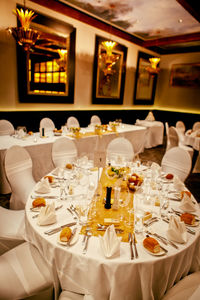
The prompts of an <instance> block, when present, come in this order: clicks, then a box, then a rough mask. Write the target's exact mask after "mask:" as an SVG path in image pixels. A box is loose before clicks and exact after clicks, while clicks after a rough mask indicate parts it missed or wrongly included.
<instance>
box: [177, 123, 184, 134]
mask: <svg viewBox="0 0 200 300" xmlns="http://www.w3.org/2000/svg"><path fill="white" fill-rule="evenodd" d="M176 129H177V130H178V131H180V132H182V133H185V124H184V123H183V121H177V122H176Z"/></svg>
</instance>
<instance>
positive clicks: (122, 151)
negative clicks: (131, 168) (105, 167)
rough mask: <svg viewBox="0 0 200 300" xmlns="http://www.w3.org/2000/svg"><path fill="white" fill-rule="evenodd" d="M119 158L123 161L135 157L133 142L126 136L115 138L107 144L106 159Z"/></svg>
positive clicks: (116, 159)
mask: <svg viewBox="0 0 200 300" xmlns="http://www.w3.org/2000/svg"><path fill="white" fill-rule="evenodd" d="M119 158H120V159H121V160H122V162H123V161H132V160H133V158H134V150H133V146H132V144H131V142H129V140H127V139H125V138H121V137H119V138H115V139H113V140H112V141H111V142H110V143H109V144H108V146H107V149H106V159H107V161H111V160H112V159H113V160H115V161H116V162H117V161H118V160H119Z"/></svg>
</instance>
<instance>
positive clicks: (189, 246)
mask: <svg viewBox="0 0 200 300" xmlns="http://www.w3.org/2000/svg"><path fill="white" fill-rule="evenodd" d="M93 174H94V176H97V175H95V172H94V173H93ZM58 193H59V189H58V190H57V191H56V190H55V189H53V191H52V194H54V195H56V194H58ZM72 202H73V200H72ZM59 203H60V202H59ZM62 204H63V208H62V209H60V210H59V211H57V223H56V224H54V225H50V226H39V225H37V220H36V219H33V218H32V215H33V212H31V211H30V207H31V206H32V199H31V197H29V199H28V201H27V205H26V233H27V239H28V240H29V241H30V242H32V243H33V244H34V245H35V246H36V247H37V248H38V249H39V251H40V252H41V254H42V255H43V256H44V258H45V259H46V261H47V262H48V263H49V265H50V266H51V268H52V270H53V272H54V274H55V275H56V278H55V279H56V282H57V279H59V282H60V285H61V288H62V289H66V290H70V291H72V292H77V293H83V294H91V295H92V296H93V297H94V299H95V300H104V299H105V300H106V299H110V300H116V299H125V298H126V299H127V300H132V299H133V298H134V299H143V300H153V299H161V298H162V296H163V295H164V293H165V292H166V290H168V289H169V288H171V287H172V286H173V284H174V283H175V282H177V281H179V280H180V279H181V277H183V276H185V275H187V274H188V273H189V272H194V271H197V270H199V268H200V250H199V249H200V236H199V229H198V228H196V235H190V234H188V241H187V243H186V244H183V245H182V244H179V245H178V246H179V249H178V250H177V249H175V248H173V247H171V246H167V248H168V254H167V255H165V256H161V257H154V256H152V255H150V254H149V253H147V252H146V251H145V249H144V248H143V246H142V240H138V243H137V248H138V253H139V258H138V259H134V260H130V249H129V244H128V243H121V246H120V256H117V257H115V258H110V259H106V258H105V257H104V255H103V252H102V250H101V247H100V244H99V240H98V237H93V236H92V237H91V238H90V240H89V244H88V250H87V253H86V254H85V255H84V254H82V249H83V246H82V243H81V242H82V236H80V238H79V240H78V242H77V243H76V244H75V245H73V246H72V247H70V248H69V249H67V248H66V247H64V246H61V245H59V244H58V242H57V238H58V235H59V233H56V234H54V235H51V236H47V235H45V234H44V232H45V231H46V230H47V229H51V228H54V227H57V225H62V224H66V223H67V222H68V221H69V222H71V221H72V218H71V216H70V215H69V213H67V209H66V208H67V207H68V206H69V205H70V200H67V201H62ZM170 204H171V205H173V207H174V208H176V207H177V206H178V204H177V201H170ZM56 205H58V203H57V204H56ZM167 226H168V224H166V223H165V222H163V221H160V222H158V223H155V224H154V225H152V226H151V229H153V230H154V231H156V232H158V233H162V232H166V229H167ZM136 238H137V236H136ZM165 247H166V246H165Z"/></svg>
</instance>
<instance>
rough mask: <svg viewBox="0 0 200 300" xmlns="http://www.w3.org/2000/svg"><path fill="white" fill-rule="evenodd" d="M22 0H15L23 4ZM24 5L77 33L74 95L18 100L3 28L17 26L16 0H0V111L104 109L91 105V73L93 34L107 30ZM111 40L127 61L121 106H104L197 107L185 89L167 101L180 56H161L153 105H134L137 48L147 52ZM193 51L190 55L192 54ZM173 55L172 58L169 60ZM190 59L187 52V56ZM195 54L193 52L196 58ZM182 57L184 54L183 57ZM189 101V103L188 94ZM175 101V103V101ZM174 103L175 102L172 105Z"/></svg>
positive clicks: (10, 46)
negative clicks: (53, 100)
mask: <svg viewBox="0 0 200 300" xmlns="http://www.w3.org/2000/svg"><path fill="white" fill-rule="evenodd" d="M23 2H24V1H20V0H19V1H17V3H19V4H22V5H23ZM26 6H28V7H29V8H32V9H33V10H35V11H40V12H41V13H43V14H46V15H49V16H52V17H54V18H57V19H59V20H62V21H65V22H67V23H70V24H71V25H73V26H74V27H75V28H76V29H77V34H76V68H75V94H74V95H75V96H74V104H42V103H41V104H38V103H37V104H34V103H30V104H24V103H20V102H19V99H18V90H17V70H16V47H15V41H14V38H13V37H12V36H10V35H9V34H7V33H6V31H5V28H6V27H8V26H16V17H15V15H14V14H13V13H12V9H14V8H15V7H16V1H15V0H1V1H0V28H1V30H0V110H1V111H7V110H13V111H17V110H77V109H81V110H84V109H85V110H87V109H92V110H93V109H94V110H95V109H104V106H101V105H92V104H91V103H92V75H93V58H94V51H95V35H96V34H97V35H100V36H104V37H105V38H110V35H109V34H108V33H107V32H104V31H102V30H98V29H96V28H94V27H92V26H89V25H86V24H84V23H82V22H79V21H78V20H74V19H72V18H70V17H66V16H64V15H62V14H59V13H56V12H52V11H51V10H49V9H47V8H44V7H42V6H39V5H37V4H35V3H33V2H31V1H26ZM112 38H113V39H114V40H116V41H117V42H119V43H120V44H123V45H125V46H126V47H127V48H128V53H127V63H126V79H125V89H124V105H123V106H121V105H115V106H110V105H109V106H106V108H112V109H120V110H121V109H153V108H159V109H162V108H166V109H167V108H168V106H169V107H171V108H174V109H176V108H178V109H180V110H184V107H185V106H186V107H187V108H188V109H189V110H196V111H197V109H198V110H199V105H197V104H196V102H197V101H196V99H197V95H196V93H195V92H192V91H191V89H190V91H188V93H187V95H188V96H186V95H185V94H184V92H181V91H179V92H177V91H175V92H171V96H172V97H173V98H174V100H173V99H171V101H170V102H167V103H169V104H167V105H166V101H168V81H169V80H168V76H169V74H168V73H169V72H168V68H169V67H170V66H171V64H172V63H174V61H175V60H176V59H179V60H180V61H181V60H182V55H178V56H177V58H176V56H171V55H169V56H163V58H162V59H163V61H162V60H161V64H160V66H161V67H162V66H163V68H164V71H163V70H161V73H160V74H159V77H160V79H159V78H158V86H157V92H156V99H155V105H154V106H138V105H137V106H134V105H133V91H134V82H135V69H136V65H137V54H138V51H139V50H140V51H144V52H148V53H152V54H155V53H153V52H150V51H147V50H146V49H144V48H142V47H139V46H137V45H134V44H132V43H130V42H128V41H125V40H123V39H121V38H118V37H114V36H112ZM193 55H195V54H191V56H192V57H193ZM171 57H172V60H171ZM186 58H187V59H188V61H190V55H188V56H187V57H186ZM197 59H198V57H197V55H195V60H197ZM184 60H185V57H184ZM182 94H183V95H184V103H183V101H182ZM189 95H190V98H192V100H191V101H190V103H188V97H189ZM174 101H175V102H174ZM174 103H176V104H174Z"/></svg>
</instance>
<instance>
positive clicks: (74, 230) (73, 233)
mask: <svg viewBox="0 0 200 300" xmlns="http://www.w3.org/2000/svg"><path fill="white" fill-rule="evenodd" d="M76 231H77V227H76V228H74V229H73V230H72V235H71V237H70V239H69V241H68V242H67V248H68V247H69V246H70V243H71V241H72V239H73V237H74V235H75V233H76Z"/></svg>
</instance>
